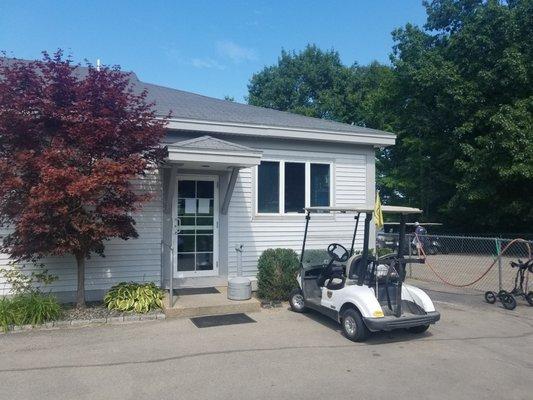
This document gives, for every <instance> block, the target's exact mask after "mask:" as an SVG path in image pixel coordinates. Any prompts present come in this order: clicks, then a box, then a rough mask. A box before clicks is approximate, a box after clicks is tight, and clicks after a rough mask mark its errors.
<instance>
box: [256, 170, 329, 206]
mask: <svg viewBox="0 0 533 400" xmlns="http://www.w3.org/2000/svg"><path fill="white" fill-rule="evenodd" d="M330 170H331V166H330V164H320V163H310V162H292V161H263V162H261V164H260V165H259V167H258V168H257V212H258V213H259V214H286V213H301V212H303V209H304V207H308V206H322V207H324V206H329V205H330V198H331V190H332V188H331V171H330Z"/></svg>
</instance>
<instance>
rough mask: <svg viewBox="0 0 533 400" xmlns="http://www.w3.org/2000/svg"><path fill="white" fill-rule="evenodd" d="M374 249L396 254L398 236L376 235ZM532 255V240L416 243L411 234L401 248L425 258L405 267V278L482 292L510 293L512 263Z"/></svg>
mask: <svg viewBox="0 0 533 400" xmlns="http://www.w3.org/2000/svg"><path fill="white" fill-rule="evenodd" d="M418 242H420V246H418V245H417V244H418ZM376 248H377V249H378V253H379V254H380V255H382V254H384V253H387V252H396V251H397V250H398V234H393V233H386V234H378V236H377V243H376ZM532 252H533V241H526V240H522V239H502V238H489V237H469V236H443V235H438V236H437V235H424V236H420V237H419V238H418V240H417V238H416V237H415V236H414V235H412V234H410V235H406V243H405V248H404V254H406V255H409V256H410V257H414V258H417V257H418V256H420V257H425V264H408V265H407V277H408V278H410V279H416V280H420V281H426V282H436V283H441V284H444V285H447V286H449V287H455V288H465V290H466V288H469V289H475V290H479V291H483V292H484V291H488V290H492V291H498V290H500V289H505V290H508V291H510V290H511V289H512V288H513V287H514V283H515V276H516V272H517V271H516V268H512V267H511V261H517V260H519V259H521V260H523V261H526V260H528V259H530V258H531V257H532ZM530 278H531V280H532V285H530V286H533V276H531V277H530ZM530 290H533V289H531V288H530Z"/></svg>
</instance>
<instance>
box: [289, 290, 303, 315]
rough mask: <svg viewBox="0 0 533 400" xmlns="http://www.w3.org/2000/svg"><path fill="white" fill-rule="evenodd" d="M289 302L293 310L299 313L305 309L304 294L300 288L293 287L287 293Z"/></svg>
mask: <svg viewBox="0 0 533 400" xmlns="http://www.w3.org/2000/svg"><path fill="white" fill-rule="evenodd" d="M289 304H290V305H291V309H292V311H294V312H297V313H301V312H304V311H305V301H304V295H303V293H302V291H301V289H294V290H293V291H292V292H291V294H290V295H289Z"/></svg>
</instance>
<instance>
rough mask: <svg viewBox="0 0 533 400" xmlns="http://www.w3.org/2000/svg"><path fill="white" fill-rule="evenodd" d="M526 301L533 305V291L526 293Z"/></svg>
mask: <svg viewBox="0 0 533 400" xmlns="http://www.w3.org/2000/svg"><path fill="white" fill-rule="evenodd" d="M526 301H527V302H528V303H529V305H530V306H533V292H529V293H528V294H526Z"/></svg>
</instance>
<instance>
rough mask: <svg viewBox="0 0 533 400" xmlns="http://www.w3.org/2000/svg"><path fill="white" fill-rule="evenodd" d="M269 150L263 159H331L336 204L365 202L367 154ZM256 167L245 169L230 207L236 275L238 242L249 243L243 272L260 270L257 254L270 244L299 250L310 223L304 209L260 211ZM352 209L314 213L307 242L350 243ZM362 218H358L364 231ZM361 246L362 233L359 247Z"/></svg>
mask: <svg viewBox="0 0 533 400" xmlns="http://www.w3.org/2000/svg"><path fill="white" fill-rule="evenodd" d="M284 153H286V154H280V152H276V154H274V153H273V152H269V151H265V154H264V159H266V160H272V161H275V160H279V161H291V162H298V161H301V162H310V163H314V162H316V163H328V164H330V185H331V187H332V196H331V197H332V199H331V205H332V206H333V205H337V206H348V205H352V206H353V205H361V204H365V202H366V200H367V199H366V191H367V182H366V168H367V155H366V154H365V153H364V151H361V153H359V154H335V153H331V154H328V153H308V152H297V151H291V152H284ZM255 179H256V172H255V171H254V169H253V168H247V169H242V170H241V171H240V172H239V177H238V179H237V183H236V185H235V190H234V192H233V197H232V199H231V202H230V207H229V211H228V221H229V222H228V223H229V226H228V269H229V275H230V276H232V275H235V273H236V265H237V258H236V252H235V246H236V245H238V244H243V245H244V252H243V254H242V263H243V274H244V275H245V276H255V274H256V273H257V260H258V258H259V256H260V255H261V253H262V252H263V251H264V250H266V249H269V248H276V247H284V248H291V249H293V250H295V251H296V252H297V253H300V251H301V246H302V239H303V233H304V227H305V218H304V214H292V215H279V214H278V215H275V214H274V215H267V214H257V213H256V205H255V203H256V199H255V191H256V190H257V189H256V187H255V185H256V182H255ZM353 217H354V216H353V215H342V214H336V215H329V214H327V215H316V216H315V215H314V216H313V217H312V222H311V224H310V226H309V233H310V234H309V236H308V243H307V248H308V249H311V248H319V249H325V247H326V246H327V245H328V244H329V243H332V242H337V243H341V244H343V245H344V246H346V247H349V246H350V244H351V240H352V234H353V228H354V218H353ZM362 226H363V224H362V223H360V224H359V227H360V229H359V232H360V233H361V232H362ZM361 247H362V236H358V238H357V241H356V249H360V248H361Z"/></svg>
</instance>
